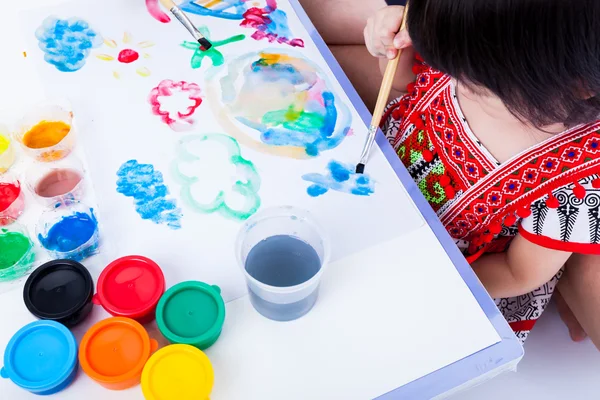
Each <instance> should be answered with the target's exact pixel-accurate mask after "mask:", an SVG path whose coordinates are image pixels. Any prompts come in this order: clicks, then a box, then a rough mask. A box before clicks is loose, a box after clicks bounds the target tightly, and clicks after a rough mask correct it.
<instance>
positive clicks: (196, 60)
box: [181, 26, 246, 69]
mask: <svg viewBox="0 0 600 400" xmlns="http://www.w3.org/2000/svg"><path fill="white" fill-rule="evenodd" d="M198 30H199V31H200V33H202V36H204V37H205V38H207V39H208V40H210V41H211V43H212V47H211V48H210V49H208V50H202V49H200V44H199V43H198V42H190V41H187V40H186V41H184V42H183V43H182V44H181V46H182V47H183V48H185V49H188V50H194V54H193V55H192V60H191V61H190V65H191V67H192V68H193V69H198V68H200V67H201V66H202V62H203V61H204V60H205V59H206V58H208V59H210V61H211V63H212V65H213V67H218V66H220V65H223V62H224V61H225V58H224V57H223V54H222V53H221V52H220V51H219V50H217V48H218V47H221V46H224V45H226V44H229V43H234V42H239V41H240V40H244V39H245V38H246V36H245V35H234V36H230V37H228V38H227V39H223V40H213V39H212V38H211V34H210V31H209V29H208V28H207V27H206V26H199V27H198Z"/></svg>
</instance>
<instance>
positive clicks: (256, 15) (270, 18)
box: [240, 0, 304, 47]
mask: <svg viewBox="0 0 600 400" xmlns="http://www.w3.org/2000/svg"><path fill="white" fill-rule="evenodd" d="M266 2H267V5H266V7H263V8H260V7H252V8H250V9H248V11H246V12H245V13H244V20H243V21H242V23H241V24H240V26H243V27H247V28H253V29H255V31H254V33H253V34H252V39H254V40H263V39H266V40H268V41H269V42H270V43H273V42H275V43H283V44H288V45H290V46H292V47H304V41H303V40H302V39H299V38H293V37H292V32H291V31H290V28H289V27H288V21H287V15H286V13H285V12H283V11H281V10H280V9H278V8H277V2H276V0H266Z"/></svg>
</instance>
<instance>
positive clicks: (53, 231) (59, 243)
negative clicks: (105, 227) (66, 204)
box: [38, 209, 98, 260]
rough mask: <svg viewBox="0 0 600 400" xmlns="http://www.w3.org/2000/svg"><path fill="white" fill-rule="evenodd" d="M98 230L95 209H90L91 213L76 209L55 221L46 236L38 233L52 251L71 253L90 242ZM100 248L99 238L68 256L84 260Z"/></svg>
mask: <svg viewBox="0 0 600 400" xmlns="http://www.w3.org/2000/svg"><path fill="white" fill-rule="evenodd" d="M97 232H98V221H97V220H96V217H95V216H94V211H93V210H91V209H90V212H89V213H85V212H79V211H76V212H74V213H73V214H70V215H65V216H63V217H62V218H61V219H60V220H58V221H57V222H55V223H54V225H52V226H51V227H50V229H49V230H48V232H47V233H46V236H45V237H44V236H43V235H42V234H41V233H40V234H38V239H39V241H40V243H41V244H42V246H44V248H46V249H47V250H50V251H51V252H57V253H69V252H72V251H74V250H76V249H78V248H80V247H81V246H83V245H85V244H86V243H88V242H90V239H92V238H93V237H94V236H95V235H96V236H97ZM97 248H98V240H97V238H96V239H95V240H93V241H92V242H90V243H89V246H87V247H85V248H83V249H81V251H78V252H76V253H74V254H71V255H70V256H69V257H68V258H71V259H74V260H82V259H84V258H86V257H88V256H90V255H91V254H93V253H94V252H95V251H96V250H97Z"/></svg>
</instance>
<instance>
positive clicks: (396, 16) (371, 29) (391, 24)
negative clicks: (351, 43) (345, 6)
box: [364, 6, 412, 60]
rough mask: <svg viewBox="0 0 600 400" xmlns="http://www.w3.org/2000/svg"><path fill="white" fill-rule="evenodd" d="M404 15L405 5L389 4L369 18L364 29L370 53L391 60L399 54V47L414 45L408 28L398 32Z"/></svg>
mask: <svg viewBox="0 0 600 400" xmlns="http://www.w3.org/2000/svg"><path fill="white" fill-rule="evenodd" d="M403 16H404V7H402V6H388V7H384V8H382V9H381V10H379V11H377V12H376V13H375V15H373V16H372V17H371V18H369V20H368V21H367V26H366V27H365V31H364V35H365V43H366V45H367V49H368V50H369V53H371V54H372V55H373V56H375V57H379V58H388V59H390V60H391V59H393V58H394V57H396V55H397V54H398V49H403V48H406V47H409V46H411V45H412V41H411V40H410V36H409V35H408V32H407V31H406V30H403V31H402V32H398V31H399V30H400V25H402V17H403Z"/></svg>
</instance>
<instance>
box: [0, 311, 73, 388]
mask: <svg viewBox="0 0 600 400" xmlns="http://www.w3.org/2000/svg"><path fill="white" fill-rule="evenodd" d="M76 374H77V342H76V341H75V337H74V336H73V334H72V333H71V332H69V330H68V329H67V328H66V327H65V326H63V325H61V324H59V323H58V322H55V321H35V322H32V323H30V324H28V325H25V326H24V327H23V328H21V329H20V330H19V331H18V332H17V333H16V334H15V335H14V336H13V337H12V339H10V342H8V346H6V350H5V351H4V368H2V371H0V375H2V377H3V378H8V379H10V380H11V381H13V382H14V383H15V384H16V385H17V386H20V387H21V388H23V389H25V390H28V391H30V392H31V393H35V394H39V395H48V394H53V393H57V392H60V391H61V390H63V389H64V388H66V387H67V386H69V384H70V383H71V382H72V381H73V379H74V378H75V375H76Z"/></svg>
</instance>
